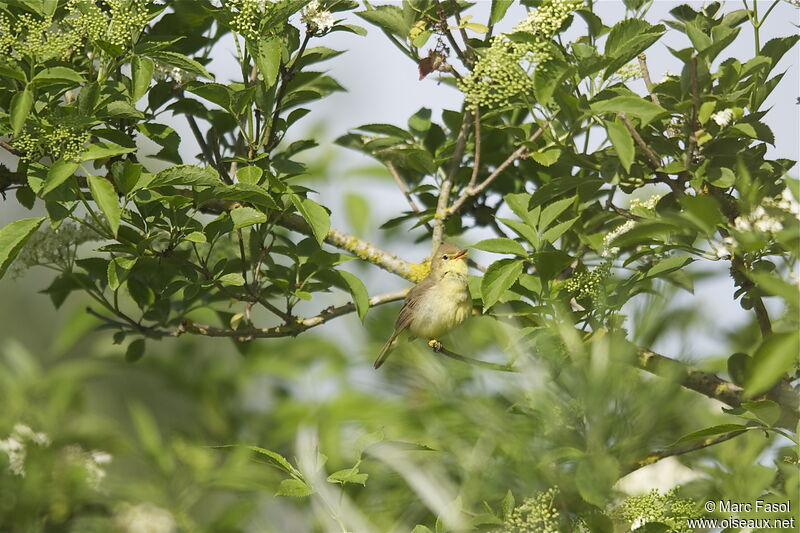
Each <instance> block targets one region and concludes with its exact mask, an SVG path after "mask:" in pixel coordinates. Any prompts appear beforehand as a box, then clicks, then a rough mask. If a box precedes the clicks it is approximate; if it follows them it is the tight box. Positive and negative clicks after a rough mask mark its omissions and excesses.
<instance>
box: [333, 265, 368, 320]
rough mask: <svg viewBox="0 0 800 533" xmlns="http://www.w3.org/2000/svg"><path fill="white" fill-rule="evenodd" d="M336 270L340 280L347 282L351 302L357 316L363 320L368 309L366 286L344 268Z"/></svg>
mask: <svg viewBox="0 0 800 533" xmlns="http://www.w3.org/2000/svg"><path fill="white" fill-rule="evenodd" d="M337 272H339V275H340V276H341V278H342V281H344V282H345V283H346V284H347V288H348V289H350V294H351V295H352V296H353V302H355V304H356V312H357V313H358V318H359V319H361V322H364V317H365V316H367V311H368V310H369V293H368V292H367V287H366V286H365V285H364V282H362V281H361V280H360V279H359V278H358V277H357V276H356V275H354V274H351V273H350V272H347V271H345V270H338V271H337Z"/></svg>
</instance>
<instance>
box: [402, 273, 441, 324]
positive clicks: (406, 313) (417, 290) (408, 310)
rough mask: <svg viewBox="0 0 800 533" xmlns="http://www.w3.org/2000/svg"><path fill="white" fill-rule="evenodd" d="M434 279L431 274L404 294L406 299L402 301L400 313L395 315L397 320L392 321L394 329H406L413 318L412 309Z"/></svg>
mask: <svg viewBox="0 0 800 533" xmlns="http://www.w3.org/2000/svg"><path fill="white" fill-rule="evenodd" d="M433 283H434V281H433V278H432V277H431V276H427V277H426V278H425V279H423V280H422V281H420V282H419V283H417V284H416V285H415V286H414V287H413V288H412V289H411V290H410V291H408V294H407V295H406V300H405V302H403V308H402V309H400V314H399V315H397V321H395V323H394V329H395V331H397V332H400V331H404V330H406V329H408V327H409V326H410V325H411V320H412V319H413V318H414V309H416V307H417V306H418V305H419V301H420V297H421V296H422V295H423V294H425V293H426V292H428V289H430V288H431V286H432V285H433Z"/></svg>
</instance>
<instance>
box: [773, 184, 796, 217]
mask: <svg viewBox="0 0 800 533" xmlns="http://www.w3.org/2000/svg"><path fill="white" fill-rule="evenodd" d="M775 205H776V206H777V207H778V208H779V209H783V210H784V211H786V212H787V213H791V214H792V215H794V217H795V218H796V219H797V220H800V202H798V201H797V200H795V198H794V196H792V193H791V192H789V189H783V191H781V199H780V200H778V201H777V202H776V203H775Z"/></svg>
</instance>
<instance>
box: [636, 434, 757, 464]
mask: <svg viewBox="0 0 800 533" xmlns="http://www.w3.org/2000/svg"><path fill="white" fill-rule="evenodd" d="M744 433H747V430H746V429H742V430H739V431H731V432H730V433H725V434H723V435H717V436H716V437H712V438H708V439H704V440H701V441H699V442H695V443H693V444H687V445H685V446H679V447H677V448H671V449H667V450H661V451H657V452H653V453H651V454H649V455H648V456H647V457H645V458H643V459H639V460H638V461H636V462H635V463H633V464H632V465H629V466H628V467H627V468H626V469H625V470H624V471H623V474H622V475H626V474H630V473H631V472H633V471H635V470H638V469H640V468H644V467H645V466H649V465H651V464H653V463H656V462H658V461H660V460H661V459H666V458H667V457H675V456H676V455H684V454H687V453H691V452H695V451H697V450H702V449H703V448H708V447H709V446H714V445H715V444H719V443H721V442H725V441H728V440H731V439H732V438H734V437H738V436H739V435H742V434H744Z"/></svg>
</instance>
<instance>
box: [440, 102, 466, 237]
mask: <svg viewBox="0 0 800 533" xmlns="http://www.w3.org/2000/svg"><path fill="white" fill-rule="evenodd" d="M471 120H472V113H471V112H470V111H466V110H465V111H464V114H463V119H462V121H461V129H460V130H459V132H458V137H457V138H456V145H455V148H454V149H453V157H452V159H450V167H449V168H448V169H447V175H446V176H445V178H444V181H442V186H441V187H440V188H439V201H438V202H437V203H436V215H435V217H434V219H433V236H432V238H431V240H432V241H433V242H432V244H433V251H434V252H436V249H437V248H438V247H439V245H440V244H441V243H442V236H443V235H444V222H445V220H446V219H447V216H448V207H449V206H450V191H451V190H452V188H453V179H454V178H455V175H456V173H457V172H458V169H459V168H461V158H462V157H464V150H466V148H467V137H469V125H470V122H471Z"/></svg>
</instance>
